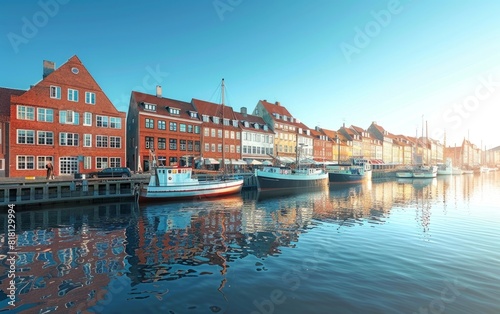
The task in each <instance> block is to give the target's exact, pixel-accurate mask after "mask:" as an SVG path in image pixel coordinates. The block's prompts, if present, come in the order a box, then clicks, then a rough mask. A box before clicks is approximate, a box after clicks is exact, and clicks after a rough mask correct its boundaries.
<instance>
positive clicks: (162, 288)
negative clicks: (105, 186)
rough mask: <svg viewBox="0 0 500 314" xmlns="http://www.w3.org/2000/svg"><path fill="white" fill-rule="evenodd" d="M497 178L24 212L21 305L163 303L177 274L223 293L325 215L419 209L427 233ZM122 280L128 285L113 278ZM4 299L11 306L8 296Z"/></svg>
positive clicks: (343, 219)
mask: <svg viewBox="0 0 500 314" xmlns="http://www.w3.org/2000/svg"><path fill="white" fill-rule="evenodd" d="M494 180H495V174H493V176H491V177H490V178H487V177H484V176H482V177H478V176H461V177H455V176H448V177H444V178H439V177H438V178H435V179H430V180H428V179H413V180H401V179H398V180H393V181H387V182H373V183H372V182H365V183H362V184H352V185H334V186H330V187H327V188H324V189H319V190H315V191H306V192H304V193H299V194H295V193H293V194H290V195H286V196H279V197H278V196H276V195H267V194H261V193H258V192H257V191H244V192H243V193H242V194H241V195H237V196H231V197H226V198H221V199H216V200H197V201H192V202H177V203H166V204H154V205H146V206H141V207H137V206H136V205H135V204H132V203H123V204H108V205H101V206H88V207H79V208H74V209H71V210H69V209H48V210H39V211H27V212H19V213H18V217H17V219H18V221H17V241H16V242H17V244H16V245H17V252H18V256H19V258H18V260H17V262H16V276H17V277H16V291H17V293H18V299H17V302H16V304H17V307H16V308H17V309H22V310H29V311H33V312H50V311H55V310H63V311H72V312H76V311H77V310H86V309H93V310H95V311H97V312H102V311H104V309H106V306H113V305H112V304H114V303H113V302H118V303H119V302H125V301H127V300H140V299H143V298H150V297H153V300H152V301H151V299H150V300H149V301H147V303H148V304H147V305H145V304H144V305H143V306H152V307H153V308H154V309H155V310H159V309H160V307H155V306H159V305H157V304H156V303H155V302H157V301H158V302H160V301H161V300H162V299H163V298H164V296H165V295H166V294H168V293H169V291H170V289H175V288H177V289H181V290H182V289H185V288H181V287H180V286H178V283H179V282H184V281H185V280H187V279H188V278H198V279H199V280H198V281H196V282H197V283H199V284H202V283H205V284H207V285H209V286H211V287H212V288H213V286H215V288H216V290H217V291H218V292H219V293H221V294H222V295H223V296H224V297H225V290H226V289H227V287H228V282H230V279H229V278H231V276H234V274H235V272H238V271H237V269H238V268H237V265H238V264H239V262H238V261H242V260H243V261H246V260H252V261H253V260H256V262H252V263H253V264H252V265H253V268H254V269H255V270H256V271H259V272H261V271H267V268H266V265H265V264H264V263H262V262H261V261H262V260H264V259H266V258H268V257H270V256H278V255H282V254H283V251H284V248H293V247H295V246H296V245H297V243H299V241H300V238H301V236H302V235H303V234H305V233H308V232H311V230H312V229H314V228H316V227H317V226H318V225H320V224H333V225H334V226H335V227H336V230H337V232H338V231H339V230H340V231H342V230H343V228H349V227H356V226H363V225H368V226H371V227H378V226H380V225H383V224H385V223H386V221H387V220H388V219H389V218H390V215H391V211H395V210H403V211H414V213H415V221H416V222H417V224H418V225H419V226H420V227H421V232H422V233H423V234H426V235H427V234H429V233H430V232H431V231H432V228H431V221H432V220H431V217H432V216H431V208H433V207H434V206H435V205H436V204H437V203H440V204H443V205H444V206H443V207H442V208H443V214H444V215H446V211H447V210H448V209H447V206H456V205H454V203H456V202H460V201H465V202H468V201H469V200H470V199H472V198H473V197H474V194H477V193H476V192H478V193H482V190H483V189H485V190H486V189H488V188H490V185H488V184H491V182H496V181H494ZM496 188H497V189H498V184H497V185H496ZM440 208H441V207H440ZM0 218H1V219H2V220H1V221H2V225H3V226H4V233H3V235H2V241H3V242H2V253H1V254H2V257H5V256H6V254H7V247H6V242H7V241H6V233H7V222H6V218H5V216H0ZM7 266H8V265H7V264H6V261H5V259H4V258H3V263H2V266H0V267H1V269H0V270H1V274H2V276H1V277H0V280H1V284H0V286H1V289H2V291H7V287H8V281H7V280H6V278H7V276H6V274H7V272H6V270H7ZM203 278H205V279H203ZM202 279H203V280H202ZM207 282H209V283H207ZM116 283H118V286H119V287H120V289H115V290H113V289H112V288H110V287H113V285H116ZM166 283H168V285H165V284H166ZM191 283H193V282H192V281H191ZM167 287H168V288H167ZM113 291H119V292H113ZM110 300H111V301H110ZM113 300H114V301H113ZM0 301H1V302H2V303H0V306H1V307H5V308H7V304H6V302H7V301H6V299H5V297H4V298H3V299H0ZM110 304H111V305H110ZM155 304H156V305H155ZM115 306H116V308H119V305H117V304H115ZM146 312H147V311H146Z"/></svg>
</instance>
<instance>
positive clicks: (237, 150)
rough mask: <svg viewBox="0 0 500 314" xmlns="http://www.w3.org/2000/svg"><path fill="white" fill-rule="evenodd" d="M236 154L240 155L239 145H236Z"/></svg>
mask: <svg viewBox="0 0 500 314" xmlns="http://www.w3.org/2000/svg"><path fill="white" fill-rule="evenodd" d="M236 153H238V154H239V153H240V145H236Z"/></svg>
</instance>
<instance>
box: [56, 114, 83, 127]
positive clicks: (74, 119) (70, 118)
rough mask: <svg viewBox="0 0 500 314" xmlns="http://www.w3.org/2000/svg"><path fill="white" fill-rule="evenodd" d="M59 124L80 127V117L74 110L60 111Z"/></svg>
mask: <svg viewBox="0 0 500 314" xmlns="http://www.w3.org/2000/svg"><path fill="white" fill-rule="evenodd" d="M59 123H63V124H75V125H78V124H79V123H80V115H79V114H78V112H74V111H73V110H60V111H59Z"/></svg>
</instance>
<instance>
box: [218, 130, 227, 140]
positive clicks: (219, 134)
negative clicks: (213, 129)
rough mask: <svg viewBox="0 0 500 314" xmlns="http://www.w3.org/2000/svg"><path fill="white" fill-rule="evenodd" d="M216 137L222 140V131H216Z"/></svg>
mask: <svg viewBox="0 0 500 314" xmlns="http://www.w3.org/2000/svg"><path fill="white" fill-rule="evenodd" d="M217 137H218V138H222V130H217ZM226 137H227V136H226Z"/></svg>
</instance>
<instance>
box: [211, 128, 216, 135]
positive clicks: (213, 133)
mask: <svg viewBox="0 0 500 314" xmlns="http://www.w3.org/2000/svg"><path fill="white" fill-rule="evenodd" d="M211 131H212V132H211V134H212V137H215V129H212V130H211Z"/></svg>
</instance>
